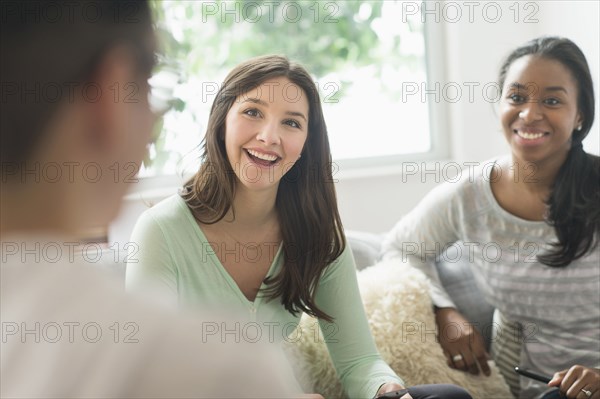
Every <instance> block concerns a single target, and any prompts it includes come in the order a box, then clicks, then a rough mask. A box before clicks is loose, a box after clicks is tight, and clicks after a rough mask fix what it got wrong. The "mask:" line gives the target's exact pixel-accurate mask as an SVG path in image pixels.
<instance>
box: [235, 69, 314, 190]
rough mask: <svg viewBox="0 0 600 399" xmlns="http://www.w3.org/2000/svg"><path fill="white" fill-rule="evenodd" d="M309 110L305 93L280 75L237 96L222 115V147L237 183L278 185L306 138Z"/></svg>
mask: <svg viewBox="0 0 600 399" xmlns="http://www.w3.org/2000/svg"><path fill="white" fill-rule="evenodd" d="M308 111H309V105H308V99H307V96H306V93H304V91H303V90H302V89H301V88H300V87H299V86H298V85H296V84H294V83H292V82H291V81H290V80H288V79H287V78H284V77H281V78H275V79H270V80H267V81H265V82H263V83H262V84H261V85H260V86H258V87H256V88H255V89H253V90H250V91H249V92H247V93H243V94H241V95H239V96H238V97H237V98H236V100H235V101H234V103H233V105H232V106H231V108H230V109H229V112H228V113H227V118H226V121H225V148H226V151H227V158H228V159H229V163H230V164H231V167H232V169H233V170H234V172H235V174H236V176H237V178H238V184H242V185H243V186H245V187H247V188H249V189H252V190H263V189H275V190H276V189H277V187H278V185H279V181H280V180H281V178H282V177H283V175H285V173H286V172H287V171H288V170H290V169H291V168H292V166H294V164H295V163H296V161H297V160H298V158H299V157H300V154H301V152H302V148H303V147H304V143H305V142H306V138H307V136H308Z"/></svg>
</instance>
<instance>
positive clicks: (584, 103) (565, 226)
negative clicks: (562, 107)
mask: <svg viewBox="0 0 600 399" xmlns="http://www.w3.org/2000/svg"><path fill="white" fill-rule="evenodd" d="M527 55H532V56H536V57H542V58H545V59H549V60H555V61H558V62H560V63H561V64H562V65H564V66H565V67H566V68H567V69H568V70H569V71H570V72H571V75H572V77H573V79H574V80H575V81H576V82H577V92H578V98H577V108H578V110H579V112H580V113H581V116H582V123H581V129H580V130H577V129H576V130H573V134H572V139H571V149H570V150H569V154H568V155H567V159H566V160H565V162H564V163H563V165H562V166H561V168H560V170H559V172H558V174H557V176H556V180H555V182H554V185H553V187H552V192H551V194H550V197H549V198H548V200H547V205H548V216H547V218H546V222H547V223H548V224H549V225H551V226H554V229H555V231H556V236H557V238H558V242H555V243H551V244H552V250H551V251H550V252H548V253H544V254H539V255H538V256H537V258H538V260H539V261H540V262H541V263H543V264H545V265H547V266H553V267H564V266H567V265H569V264H570V263H571V262H572V261H573V260H575V259H579V258H581V257H582V256H584V255H585V254H587V253H588V252H591V251H593V250H594V249H595V248H596V247H597V245H598V234H599V233H600V206H598V204H600V158H599V157H597V156H594V155H591V154H587V153H586V152H585V151H584V150H583V144H582V141H583V139H584V138H585V137H586V136H587V135H588V133H589V131H590V129H591V127H592V125H593V123H594V103H595V100H594V86H593V83H592V75H591V74H590V69H589V66H588V63H587V60H586V59H585V56H584V54H583V52H582V51H581V49H580V48H579V47H577V45H576V44H575V43H573V42H572V41H571V40H569V39H565V38H561V37H540V38H537V39H534V40H532V41H530V42H527V43H525V44H524V45H522V46H521V47H519V48H517V49H515V50H514V51H513V52H512V53H511V54H510V55H509V56H508V57H507V58H506V60H505V61H504V63H503V65H502V67H501V68H500V74H499V78H498V80H499V83H500V88H502V87H503V86H504V81H505V80H506V74H507V72H508V69H509V68H510V66H511V64H512V63H513V62H514V61H515V60H517V59H519V58H521V57H524V56H527Z"/></svg>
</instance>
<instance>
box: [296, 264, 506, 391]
mask: <svg viewBox="0 0 600 399" xmlns="http://www.w3.org/2000/svg"><path fill="white" fill-rule="evenodd" d="M358 284H359V287H360V291H361V295H362V298H363V303H364V306H365V310H366V313H367V318H368V319H369V324H370V327H371V331H372V333H373V337H374V338H375V343H376V344H377V347H378V349H379V352H380V353H381V356H382V357H383V359H384V360H385V361H386V362H387V363H388V364H389V365H390V366H391V367H392V369H393V370H394V371H395V372H396V373H397V374H398V375H399V376H400V377H402V379H403V380H404V381H405V382H406V384H407V385H409V386H410V385H420V384H434V383H452V384H456V385H459V386H462V387H463V388H465V389H467V390H468V391H469V392H470V393H471V395H472V396H473V398H475V399H477V398H481V399H491V398H494V399H495V398H498V399H504V398H512V395H511V394H510V391H509V389H508V386H507V385H506V384H505V382H504V380H503V379H502V377H501V376H500V374H499V372H498V369H497V368H496V367H495V366H494V364H493V363H490V368H491V370H492V375H491V376H490V377H485V376H483V375H479V376H473V375H471V374H468V373H465V372H462V371H458V370H453V369H451V368H449V367H448V366H447V365H446V359H445V357H444V354H443V352H442V348H441V347H440V345H439V344H438V342H437V341H436V338H435V334H434V333H433V331H434V330H435V328H436V327H435V319H434V315H433V311H432V305H431V300H430V298H429V295H428V289H427V283H426V281H425V276H424V275H423V274H422V273H421V272H420V271H419V270H417V269H415V268H413V267H410V266H408V265H400V264H398V263H397V262H382V263H379V264H376V265H374V266H371V267H369V268H367V269H364V270H363V271H361V272H359V273H358ZM314 323H316V320H315V319H314V318H311V317H308V316H304V317H303V318H302V321H301V323H300V326H299V328H302V329H303V333H302V334H298V335H297V336H299V337H301V338H300V339H299V340H298V341H297V342H295V343H294V344H288V348H286V349H287V350H288V351H289V352H290V354H291V356H293V357H294V358H295V361H294V363H295V366H294V368H295V371H296V374H297V376H298V378H299V380H300V383H301V384H302V386H303V388H304V389H305V392H317V393H320V394H322V395H323V396H324V397H325V398H342V397H345V396H344V392H343V390H342V386H341V384H340V382H339V380H338V378H337V376H336V373H335V370H334V368H333V364H332V362H331V360H330V358H329V354H328V352H327V347H326V346H325V344H324V343H323V339H319V340H315V339H312V338H313V336H314V334H313V332H314V331H315V329H314V327H315V326H314ZM403 323H405V324H404V329H403ZM423 326H426V327H423ZM425 329H426V330H427V334H425ZM421 333H423V334H421Z"/></svg>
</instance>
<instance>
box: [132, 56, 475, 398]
mask: <svg viewBox="0 0 600 399" xmlns="http://www.w3.org/2000/svg"><path fill="white" fill-rule="evenodd" d="M292 93H293V94H292ZM202 147H203V153H202V164H201V166H200V169H199V171H198V172H197V173H196V175H195V176H194V177H193V178H192V179H191V180H190V181H188V182H187V183H186V184H185V185H184V189H183V192H182V193H181V195H175V196H173V197H171V198H168V199H166V200H165V201H163V202H161V203H159V204H157V205H156V206H154V207H153V208H151V209H149V210H148V211H146V212H145V213H144V214H143V215H142V216H141V217H140V219H139V220H138V223H137V225H136V227H135V228H134V232H133V236H132V241H133V242H136V243H137V244H138V245H139V252H138V260H139V263H131V264H128V265H127V287H128V288H129V289H134V290H139V289H142V290H148V289H150V290H151V292H152V294H155V295H158V296H162V297H164V298H165V299H166V300H167V301H169V302H171V303H172V304H176V305H179V306H183V307H192V308H196V307H198V306H200V305H203V304H204V305H206V304H211V305H219V306H227V307H231V308H233V309H235V310H236V311H238V312H239V313H241V314H245V315H247V317H248V322H250V323H252V324H253V325H261V324H262V325H268V326H270V328H269V333H268V334H266V333H263V332H262V331H259V334H258V335H259V337H260V336H264V337H265V339H267V338H266V337H267V335H268V337H269V338H268V339H270V338H271V337H273V336H276V337H280V338H279V341H281V340H282V339H286V338H287V337H288V335H290V334H291V333H293V330H294V328H295V327H296V326H297V325H298V323H299V321H300V316H301V313H302V312H305V313H308V314H310V315H313V316H316V317H317V318H318V319H319V324H320V327H321V329H322V330H323V331H328V329H330V328H331V327H332V323H333V329H334V330H335V331H336V333H337V334H336V339H335V340H332V341H331V342H329V343H328V349H329V353H330V354H331V358H332V360H333V363H334V364H335V367H336V370H337V372H338V375H339V376H340V378H341V380H342V385H343V386H344V389H345V390H346V392H347V394H348V396H349V397H352V398H372V397H374V396H375V395H377V394H382V393H387V392H392V391H397V390H400V389H402V388H403V386H402V385H401V384H402V380H401V379H400V378H399V377H398V376H397V375H396V374H395V373H394V372H393V371H392V370H391V369H390V367H389V366H388V365H387V364H386V363H385V362H384V361H383V360H382V359H381V357H380V355H379V353H378V352H377V348H376V347H375V344H374V342H373V338H372V336H371V333H370V330H369V326H368V323H367V319H366V316H365V312H364V308H363V304H362V301H361V298H360V294H359V291H358V284H357V279H356V269H355V265H354V259H353V258H352V254H351V252H350V249H349V247H348V246H347V245H346V242H345V239H344V232H343V229H342V225H341V222H340V217H339V214H338V210H337V204H336V197H335V189H334V185H333V181H332V171H331V154H330V151H329V141H328V137H327V128H326V125H325V121H324V118H323V112H322V109H321V102H320V99H319V94H318V92H317V89H316V87H315V85H314V83H313V81H312V79H311V77H310V75H309V74H308V72H307V71H306V70H305V69H304V68H303V67H302V66H300V65H298V64H295V63H292V62H290V61H288V60H287V59H286V58H284V57H280V56H263V57H257V58H253V59H250V60H248V61H246V62H244V63H242V64H240V65H238V66H237V67H236V68H234V69H233V70H232V71H231V72H230V73H229V75H228V76H227V78H226V79H225V81H224V82H223V85H222V87H221V89H220V90H219V92H218V93H217V96H216V98H215V101H214V103H213V105H212V109H211V114H210V117H209V124H208V129H207V132H206V135H205V140H204V143H203V146H202ZM340 299H343V300H340ZM290 326H291V327H292V328H291V329H290V328H289V327H290ZM273 330H275V331H273ZM273 332H275V335H273ZM259 339H260V338H259ZM271 342H272V341H271ZM408 392H409V393H410V395H412V397H413V398H415V399H418V398H420V397H423V396H422V395H427V394H431V393H434V392H435V393H437V394H438V395H439V396H435V397H444V398H469V395H468V394H466V392H464V391H463V390H462V389H460V388H458V387H454V386H447V385H441V386H434V387H430V386H422V387H420V388H409V390H408ZM402 395H403V396H402V397H403V398H410V397H411V396H409V395H408V394H406V392H404V393H403V394H402ZM427 397H431V396H427Z"/></svg>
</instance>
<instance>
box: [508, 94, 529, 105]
mask: <svg viewBox="0 0 600 399" xmlns="http://www.w3.org/2000/svg"><path fill="white" fill-rule="evenodd" d="M508 99H509V100H510V101H512V102H513V103H516V104H521V103H523V102H525V97H523V96H521V95H519V94H511V95H510V96H508Z"/></svg>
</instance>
